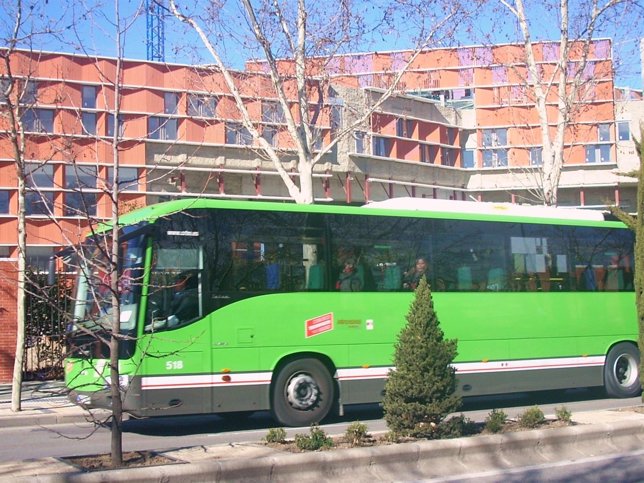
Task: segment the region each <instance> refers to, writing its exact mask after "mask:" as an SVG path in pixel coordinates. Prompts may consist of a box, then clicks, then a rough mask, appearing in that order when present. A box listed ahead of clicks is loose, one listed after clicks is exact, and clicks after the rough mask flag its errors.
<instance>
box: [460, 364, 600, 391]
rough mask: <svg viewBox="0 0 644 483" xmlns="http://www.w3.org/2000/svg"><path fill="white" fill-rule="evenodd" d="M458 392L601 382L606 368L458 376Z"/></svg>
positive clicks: (522, 389)
mask: <svg viewBox="0 0 644 483" xmlns="http://www.w3.org/2000/svg"><path fill="white" fill-rule="evenodd" d="M457 379H458V390H457V393H458V394H460V395H461V396H485V395H491V394H506V393H513V392H528V391H537V390H539V391H545V390H552V389H567V388H572V387H592V386H598V385H601V384H602V382H601V381H602V380H603V368H602V367H601V366H595V367H577V368H571V369H547V370H529V371H512V372H492V373H479V374H467V375H459V376H457Z"/></svg>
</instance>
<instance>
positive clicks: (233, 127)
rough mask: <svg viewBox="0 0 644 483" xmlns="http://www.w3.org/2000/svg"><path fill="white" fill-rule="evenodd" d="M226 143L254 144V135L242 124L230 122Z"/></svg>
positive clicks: (227, 126)
mask: <svg viewBox="0 0 644 483" xmlns="http://www.w3.org/2000/svg"><path fill="white" fill-rule="evenodd" d="M226 144H238V145H240V146H250V145H251V144H253V135H252V134H251V133H250V131H249V130H248V129H246V128H245V127H244V126H243V125H242V124H240V123H238V122H229V123H226Z"/></svg>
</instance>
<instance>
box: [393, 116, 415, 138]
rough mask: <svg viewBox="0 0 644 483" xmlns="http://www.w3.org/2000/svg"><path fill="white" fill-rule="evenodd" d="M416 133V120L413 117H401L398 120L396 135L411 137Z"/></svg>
mask: <svg viewBox="0 0 644 483" xmlns="http://www.w3.org/2000/svg"><path fill="white" fill-rule="evenodd" d="M413 134H414V121H412V120H411V119H403V118H399V119H397V120H396V136H398V137H399V138H411V137H412V136H413Z"/></svg>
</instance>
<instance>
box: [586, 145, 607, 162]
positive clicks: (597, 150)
mask: <svg viewBox="0 0 644 483" xmlns="http://www.w3.org/2000/svg"><path fill="white" fill-rule="evenodd" d="M610 148H611V145H610V144H590V145H588V146H586V162H587V163H610V162H611V159H610Z"/></svg>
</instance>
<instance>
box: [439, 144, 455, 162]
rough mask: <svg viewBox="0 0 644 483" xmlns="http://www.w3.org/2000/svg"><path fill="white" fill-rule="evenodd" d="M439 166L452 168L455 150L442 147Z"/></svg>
mask: <svg viewBox="0 0 644 483" xmlns="http://www.w3.org/2000/svg"><path fill="white" fill-rule="evenodd" d="M441 164H442V165H443V166H454V165H455V164H456V150H455V149H450V148H446V147H442V148H441Z"/></svg>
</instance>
